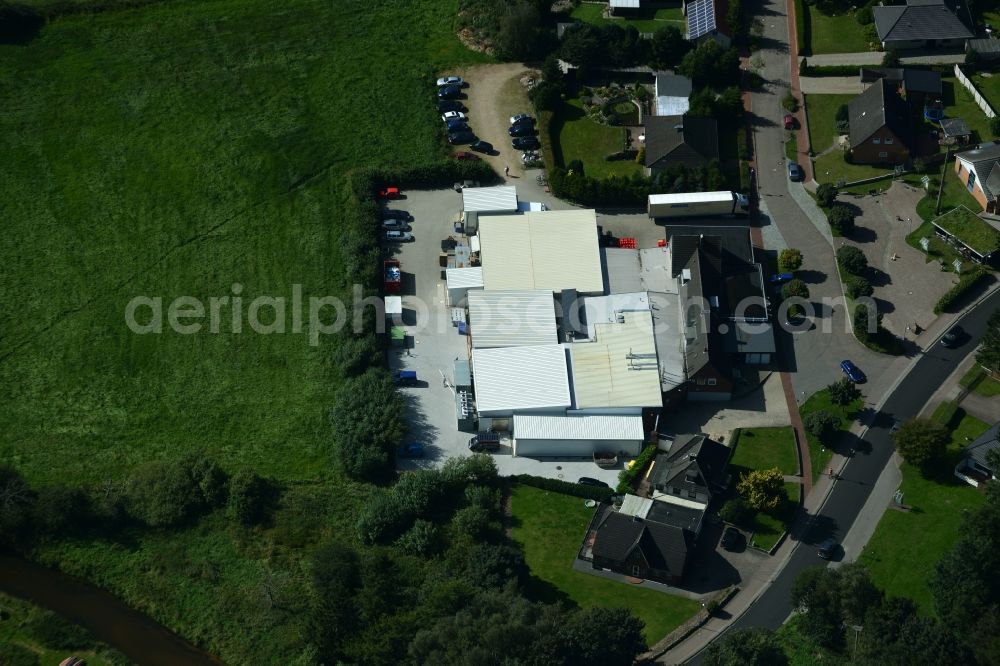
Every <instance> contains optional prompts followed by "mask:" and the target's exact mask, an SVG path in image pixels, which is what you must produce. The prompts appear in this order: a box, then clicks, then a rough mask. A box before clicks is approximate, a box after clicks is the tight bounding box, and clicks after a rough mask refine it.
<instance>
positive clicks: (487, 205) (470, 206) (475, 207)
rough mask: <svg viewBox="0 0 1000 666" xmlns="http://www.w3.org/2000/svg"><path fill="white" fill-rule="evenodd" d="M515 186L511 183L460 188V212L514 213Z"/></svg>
mask: <svg viewBox="0 0 1000 666" xmlns="http://www.w3.org/2000/svg"><path fill="white" fill-rule="evenodd" d="M517 211H518V205H517V188H516V187H514V186H513V185H498V186H496V187H466V188H464V189H463V190H462V212H464V213H476V214H478V215H489V214H492V213H499V214H503V213H516V212H517Z"/></svg>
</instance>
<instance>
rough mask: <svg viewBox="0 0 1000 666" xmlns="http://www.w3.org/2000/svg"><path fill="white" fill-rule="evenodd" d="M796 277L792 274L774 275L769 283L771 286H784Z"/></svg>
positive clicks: (769, 279)
mask: <svg viewBox="0 0 1000 666" xmlns="http://www.w3.org/2000/svg"><path fill="white" fill-rule="evenodd" d="M794 277H795V276H794V275H792V274H791V273H778V274H777V275H772V276H771V277H769V278H768V279H767V281H768V282H770V283H771V284H783V283H785V282H788V281H789V280H791V279H792V278H794Z"/></svg>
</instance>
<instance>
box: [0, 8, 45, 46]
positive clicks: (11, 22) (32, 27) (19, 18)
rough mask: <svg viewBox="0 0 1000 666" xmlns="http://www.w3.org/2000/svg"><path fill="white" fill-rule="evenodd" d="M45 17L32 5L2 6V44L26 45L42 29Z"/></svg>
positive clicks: (0, 42) (0, 33)
mask: <svg viewBox="0 0 1000 666" xmlns="http://www.w3.org/2000/svg"><path fill="white" fill-rule="evenodd" d="M44 25H45V19H44V18H42V17H41V16H40V15H39V14H38V13H37V12H35V11H34V10H33V9H31V8H30V7H25V6H21V5H5V6H0V44H7V45H10V46H24V45H25V44H28V43H29V42H31V41H32V40H34V39H35V37H38V34H39V33H40V32H41V30H42V26H44Z"/></svg>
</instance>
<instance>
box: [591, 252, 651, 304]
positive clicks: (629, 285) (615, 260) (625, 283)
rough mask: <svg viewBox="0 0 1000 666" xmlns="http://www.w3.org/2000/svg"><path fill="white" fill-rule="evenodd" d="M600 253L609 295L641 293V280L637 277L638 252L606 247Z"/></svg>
mask: <svg viewBox="0 0 1000 666" xmlns="http://www.w3.org/2000/svg"><path fill="white" fill-rule="evenodd" d="M601 253H602V254H603V255H604V269H605V274H606V275H607V277H608V282H607V288H608V293H609V294H631V293H634V292H637V291H643V288H642V279H641V278H640V276H639V250H629V249H625V248H620V247H606V248H602V249H601Z"/></svg>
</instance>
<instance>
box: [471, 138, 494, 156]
mask: <svg viewBox="0 0 1000 666" xmlns="http://www.w3.org/2000/svg"><path fill="white" fill-rule="evenodd" d="M469 148H472V149H473V150H474V151H476V152H477V153H486V154H487V155H492V154H493V144H492V143H490V142H489V141H473V142H472V145H471V146H469Z"/></svg>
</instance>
